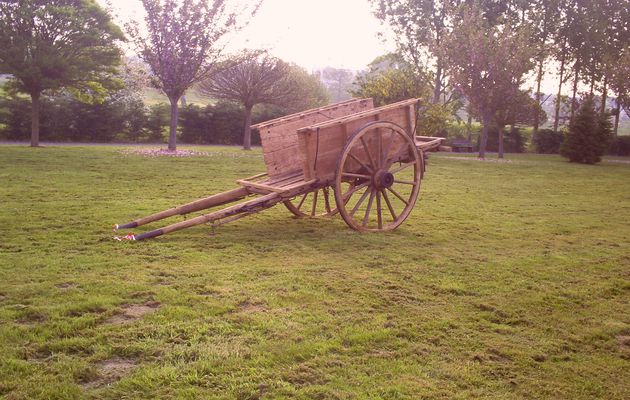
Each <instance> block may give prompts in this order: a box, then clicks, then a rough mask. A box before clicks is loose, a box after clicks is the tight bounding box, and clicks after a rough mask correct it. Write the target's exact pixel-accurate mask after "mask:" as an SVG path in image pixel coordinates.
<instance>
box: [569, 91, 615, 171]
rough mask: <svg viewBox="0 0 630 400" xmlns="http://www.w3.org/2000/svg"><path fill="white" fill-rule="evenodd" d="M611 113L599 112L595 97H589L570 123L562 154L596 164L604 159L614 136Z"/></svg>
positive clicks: (577, 160) (571, 159)
mask: <svg viewBox="0 0 630 400" xmlns="http://www.w3.org/2000/svg"><path fill="white" fill-rule="evenodd" d="M609 117H610V115H609V114H608V113H606V112H603V113H597V112H596V111H595V105H594V102H593V97H592V96H589V97H587V98H586V99H585V100H584V102H583V103H582V106H581V107H580V109H579V110H578V112H577V114H576V115H575V117H574V118H573V119H572V120H571V123H570V124H569V132H568V133H567V136H566V139H565V140H564V143H563V144H562V147H561V148H560V154H562V155H563V156H564V157H566V158H568V159H569V161H571V162H578V163H583V164H595V163H597V162H600V161H601V160H602V156H603V155H604V153H605V152H606V149H607V148H608V144H609V143H610V139H611V138H612V124H611V122H610V118H609Z"/></svg>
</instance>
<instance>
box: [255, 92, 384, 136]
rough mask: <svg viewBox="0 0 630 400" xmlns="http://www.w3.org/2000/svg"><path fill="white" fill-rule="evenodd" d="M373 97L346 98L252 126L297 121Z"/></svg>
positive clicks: (264, 126)
mask: <svg viewBox="0 0 630 400" xmlns="http://www.w3.org/2000/svg"><path fill="white" fill-rule="evenodd" d="M371 101H372V99H369V98H361V99H350V100H345V101H341V102H338V103H334V104H329V105H327V106H323V107H319V108H313V109H310V110H305V111H301V112H298V113H295V114H290V115H285V116H283V117H279V118H276V119H272V120H269V121H264V122H260V123H258V124H255V125H252V126H251V127H252V128H253V129H262V128H268V127H271V126H274V125H281V124H285V123H286V122H290V121H295V120H299V119H301V118H304V117H306V116H308V115H310V114H317V113H322V112H324V113H325V112H326V111H329V110H332V109H335V108H338V107H341V106H347V105H349V104H352V103H360V102H371Z"/></svg>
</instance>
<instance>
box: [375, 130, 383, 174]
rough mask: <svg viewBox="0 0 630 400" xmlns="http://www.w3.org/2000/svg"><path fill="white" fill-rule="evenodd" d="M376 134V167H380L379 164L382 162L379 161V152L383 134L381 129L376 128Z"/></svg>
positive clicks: (381, 152) (381, 150)
mask: <svg viewBox="0 0 630 400" xmlns="http://www.w3.org/2000/svg"><path fill="white" fill-rule="evenodd" d="M376 135H377V136H378V141H377V149H376V168H381V165H383V163H382V162H381V161H382V159H381V154H383V135H382V132H381V130H379V129H377V130H376Z"/></svg>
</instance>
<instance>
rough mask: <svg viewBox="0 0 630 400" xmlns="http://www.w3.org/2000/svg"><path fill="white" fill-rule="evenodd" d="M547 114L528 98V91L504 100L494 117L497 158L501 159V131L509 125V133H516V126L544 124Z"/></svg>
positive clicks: (533, 99) (532, 99) (517, 93)
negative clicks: (497, 135)
mask: <svg viewBox="0 0 630 400" xmlns="http://www.w3.org/2000/svg"><path fill="white" fill-rule="evenodd" d="M546 119H547V114H546V113H545V111H544V110H543V109H542V107H541V106H540V103H539V102H538V100H537V99H535V98H532V97H531V96H530V92H529V91H524V90H519V91H518V92H516V93H515V94H514V95H513V96H510V97H507V98H505V99H504V104H503V107H501V109H499V110H497V112H496V113H495V115H494V121H495V123H496V125H497V128H498V130H499V146H498V150H499V158H503V150H504V149H503V129H504V128H505V126H506V125H511V130H510V132H515V131H516V125H517V124H527V125H532V124H534V123H538V122H539V121H541V120H542V122H545V121H546Z"/></svg>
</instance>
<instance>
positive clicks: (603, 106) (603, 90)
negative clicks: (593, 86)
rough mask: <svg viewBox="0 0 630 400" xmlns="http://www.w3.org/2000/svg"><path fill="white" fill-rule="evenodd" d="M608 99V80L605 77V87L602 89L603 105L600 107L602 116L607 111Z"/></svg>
mask: <svg viewBox="0 0 630 400" xmlns="http://www.w3.org/2000/svg"><path fill="white" fill-rule="evenodd" d="M607 98H608V79H607V78H606V77H604V86H603V87H602V104H601V105H600V106H599V112H600V113H602V114H603V113H604V112H605V111H606V100H607Z"/></svg>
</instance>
